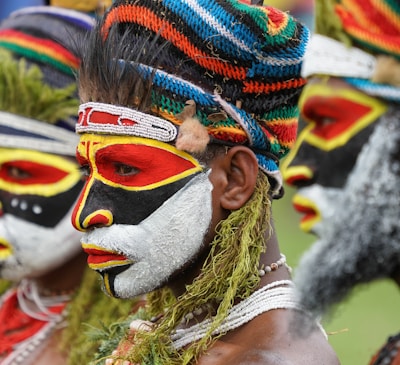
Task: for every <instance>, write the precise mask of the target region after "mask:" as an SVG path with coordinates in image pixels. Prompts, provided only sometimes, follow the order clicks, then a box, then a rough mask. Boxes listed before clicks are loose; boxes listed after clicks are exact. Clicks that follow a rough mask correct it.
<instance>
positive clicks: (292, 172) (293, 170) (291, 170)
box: [282, 165, 315, 188]
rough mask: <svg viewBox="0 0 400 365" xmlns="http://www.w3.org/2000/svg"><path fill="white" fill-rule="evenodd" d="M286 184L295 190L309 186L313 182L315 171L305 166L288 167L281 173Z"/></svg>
mask: <svg viewBox="0 0 400 365" xmlns="http://www.w3.org/2000/svg"><path fill="white" fill-rule="evenodd" d="M282 176H283V179H284V180H285V182H286V184H288V185H289V186H293V187H296V188H300V187H303V186H308V185H311V184H312V183H313V182H314V181H315V171H314V170H313V169H312V168H311V167H309V166H306V165H289V166H287V167H286V168H285V169H283V171H282Z"/></svg>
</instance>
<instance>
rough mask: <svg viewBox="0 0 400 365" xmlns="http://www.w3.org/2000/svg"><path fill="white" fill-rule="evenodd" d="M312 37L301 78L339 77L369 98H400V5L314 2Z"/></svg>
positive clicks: (361, 0) (358, 0)
mask: <svg viewBox="0 0 400 365" xmlns="http://www.w3.org/2000/svg"><path fill="white" fill-rule="evenodd" d="M315 8H316V19H315V23H316V24H315V31H316V33H317V34H316V35H314V36H313V37H312V40H311V41H310V44H309V48H308V50H307V54H306V58H305V61H304V68H303V76H305V77H307V76H310V75H312V74H328V75H332V76H338V77H343V78H345V80H346V81H347V82H348V83H350V84H351V85H353V86H355V87H356V88H358V89H360V90H362V91H364V92H365V93H367V94H370V95H372V96H378V97H381V98H383V99H387V100H390V101H396V102H399V101H400V3H399V2H398V1H393V0H382V1H373V0H365V1H364V0H317V1H316V4H315Z"/></svg>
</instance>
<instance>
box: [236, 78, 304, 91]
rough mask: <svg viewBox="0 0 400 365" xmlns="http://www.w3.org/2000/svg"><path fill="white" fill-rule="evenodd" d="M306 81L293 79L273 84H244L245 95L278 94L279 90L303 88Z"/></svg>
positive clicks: (248, 82) (253, 82) (249, 82)
mask: <svg viewBox="0 0 400 365" xmlns="http://www.w3.org/2000/svg"><path fill="white" fill-rule="evenodd" d="M305 83H306V80H305V79H303V78H299V79H291V80H287V81H282V82H275V83H273V84H264V83H261V82H257V81H245V82H243V85H244V88H243V92H245V93H256V94H268V93H270V92H277V91H279V90H285V89H293V88H298V87H301V86H303V85H304V84H305Z"/></svg>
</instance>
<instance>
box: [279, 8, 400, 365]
mask: <svg viewBox="0 0 400 365" xmlns="http://www.w3.org/2000/svg"><path fill="white" fill-rule="evenodd" d="M315 14H316V15H315V16H316V18H315V19H316V23H315V34H314V35H313V36H312V39H311V42H310V45H309V47H308V50H307V53H306V57H305V62H304V64H303V75H304V76H305V77H307V78H308V84H307V86H306V87H305V88H304V90H303V92H302V96H301V99H300V110H301V117H302V121H303V122H304V128H303V130H302V131H301V134H300V135H299V138H298V142H297V144H296V146H295V148H294V150H293V152H292V153H291V154H290V155H289V156H288V158H287V160H286V161H285V164H284V166H283V173H284V178H285V179H286V182H287V183H288V184H290V185H293V186H294V187H296V189H297V193H296V195H295V196H294V199H293V203H294V205H295V207H296V209H297V210H298V211H299V212H301V213H302V214H303V215H304V217H303V219H302V221H301V227H302V229H303V230H305V231H307V232H312V233H314V234H316V235H317V236H318V241H317V242H316V243H314V244H313V245H312V247H311V248H310V249H309V250H308V251H307V252H306V253H305V254H304V256H303V257H302V259H301V260H300V263H299V266H298V267H297V268H296V272H295V273H296V275H295V279H296V283H297V285H298V288H299V291H300V295H301V298H302V302H303V303H304V304H305V306H306V307H307V308H309V309H310V310H311V311H312V312H313V313H314V314H315V316H320V315H326V314H327V312H329V311H330V310H331V309H332V306H333V305H335V304H338V303H340V302H341V301H343V300H344V299H346V298H347V297H348V295H349V293H350V292H351V291H352V290H353V289H354V288H355V287H356V286H358V285H359V284H363V283H364V284H365V283H371V282H373V281H375V280H377V279H382V278H390V279H393V280H394V281H395V282H396V283H399V269H400V242H399V238H400V226H399V224H398V218H399V215H400V214H399V213H400V205H399V203H400V201H399V197H400V189H399V164H400V162H399V155H400V154H399V142H400V136H399V132H398V126H399V118H400V108H399V102H400V77H399V75H400V63H399V59H400V37H399V34H400V33H399V31H400V8H399V6H398V4H397V3H393V2H391V1H382V2H379V3H375V2H361V1H358V0H343V1H332V0H331V1H317V2H316V12H315ZM398 337H399V336H395V337H394V338H390V339H389V341H388V346H384V347H383V349H382V352H381V354H379V355H377V356H376V358H374V360H373V361H372V364H374V365H378V364H394V363H396V361H399V359H398V355H397V350H393V349H396V344H397V343H396V341H397V340H398ZM392 347H393V349H392ZM366 350H367V349H366ZM392 350H393V351H392Z"/></svg>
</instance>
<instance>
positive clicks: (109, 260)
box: [82, 243, 133, 271]
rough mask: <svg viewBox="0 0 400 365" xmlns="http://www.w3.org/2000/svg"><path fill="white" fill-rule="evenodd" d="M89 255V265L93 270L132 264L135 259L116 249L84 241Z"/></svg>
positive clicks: (83, 245) (83, 244)
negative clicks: (107, 248)
mask: <svg viewBox="0 0 400 365" xmlns="http://www.w3.org/2000/svg"><path fill="white" fill-rule="evenodd" d="M82 248H83V250H84V251H85V252H86V253H87V255H88V260H87V262H88V265H89V267H90V268H91V269H93V270H99V271H102V270H106V269H109V268H112V267H116V266H123V265H131V264H133V261H132V260H130V259H128V258H127V257H126V256H124V255H121V254H119V253H117V252H115V251H110V250H106V249H104V248H102V247H99V246H96V245H94V244H90V243H82Z"/></svg>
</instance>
